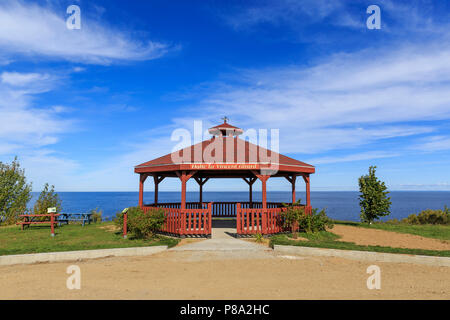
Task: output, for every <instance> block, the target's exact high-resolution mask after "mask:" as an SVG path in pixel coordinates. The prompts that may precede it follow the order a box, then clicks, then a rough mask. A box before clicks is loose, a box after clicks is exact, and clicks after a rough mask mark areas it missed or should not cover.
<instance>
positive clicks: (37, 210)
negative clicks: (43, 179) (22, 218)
mask: <svg viewBox="0 0 450 320" xmlns="http://www.w3.org/2000/svg"><path fill="white" fill-rule="evenodd" d="M48 208H56V213H59V212H61V200H60V199H59V195H58V194H57V193H56V192H55V186H51V187H50V186H49V185H48V183H46V184H45V186H44V190H42V191H41V194H40V195H39V198H38V200H37V201H36V203H35V204H34V208H33V212H34V214H47V209H48Z"/></svg>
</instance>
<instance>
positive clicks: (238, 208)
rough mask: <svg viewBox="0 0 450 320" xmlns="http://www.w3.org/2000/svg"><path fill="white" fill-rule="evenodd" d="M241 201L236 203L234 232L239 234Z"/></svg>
mask: <svg viewBox="0 0 450 320" xmlns="http://www.w3.org/2000/svg"><path fill="white" fill-rule="evenodd" d="M241 228H242V225H241V203H240V202H238V203H236V232H237V234H241Z"/></svg>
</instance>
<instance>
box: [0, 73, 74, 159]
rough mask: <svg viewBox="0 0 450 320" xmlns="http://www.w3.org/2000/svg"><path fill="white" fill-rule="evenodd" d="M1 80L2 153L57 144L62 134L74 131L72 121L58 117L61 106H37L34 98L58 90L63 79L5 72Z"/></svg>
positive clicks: (1, 75) (0, 144)
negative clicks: (58, 85)
mask: <svg viewBox="0 0 450 320" xmlns="http://www.w3.org/2000/svg"><path fill="white" fill-rule="evenodd" d="M0 80H1V81H0V153H11V152H16V151H17V150H23V149H27V148H32V149H34V148H38V147H41V146H45V145H49V144H54V143H56V142H57V141H58V134H60V133H62V132H67V131H68V130H71V129H73V122H72V121H71V120H69V119H60V118H59V117H58V114H59V113H61V112H62V111H63V109H62V107H61V106H59V107H58V106H56V107H55V106H54V107H48V108H45V107H41V108H36V107H34V106H33V99H34V97H35V96H36V95H38V94H41V93H44V92H48V91H50V90H52V89H54V88H55V87H56V86H57V83H58V82H59V81H61V79H60V78H59V77H57V76H52V75H50V74H47V73H45V74H43V73H18V72H3V73H1V74H0Z"/></svg>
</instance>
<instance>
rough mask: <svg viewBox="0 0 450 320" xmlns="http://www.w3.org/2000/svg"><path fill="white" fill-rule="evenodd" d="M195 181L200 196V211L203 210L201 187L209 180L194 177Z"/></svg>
mask: <svg viewBox="0 0 450 320" xmlns="http://www.w3.org/2000/svg"><path fill="white" fill-rule="evenodd" d="M194 179H195V181H197V183H198V185H199V187H200V190H199V191H200V196H199V202H200V209H201V208H203V206H202V204H203V185H204V184H205V183H206V181H208V180H209V178H200V177H194Z"/></svg>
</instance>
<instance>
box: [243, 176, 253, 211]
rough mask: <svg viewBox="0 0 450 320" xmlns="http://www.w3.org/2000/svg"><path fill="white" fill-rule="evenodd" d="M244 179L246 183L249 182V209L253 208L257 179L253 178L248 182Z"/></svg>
mask: <svg viewBox="0 0 450 320" xmlns="http://www.w3.org/2000/svg"><path fill="white" fill-rule="evenodd" d="M242 179H244V181H245V182H247V184H248V200H249V207H250V208H253V184H254V183H255V181H256V179H257V178H256V177H253V178H249V179H248V180H247V178H242Z"/></svg>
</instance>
